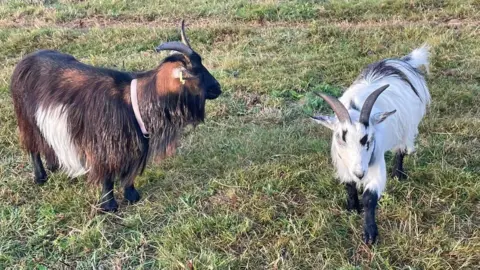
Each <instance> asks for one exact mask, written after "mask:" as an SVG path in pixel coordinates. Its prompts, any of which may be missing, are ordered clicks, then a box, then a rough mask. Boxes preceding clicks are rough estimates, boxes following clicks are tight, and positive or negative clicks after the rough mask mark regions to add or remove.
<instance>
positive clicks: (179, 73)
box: [172, 67, 195, 80]
mask: <svg viewBox="0 0 480 270" xmlns="http://www.w3.org/2000/svg"><path fill="white" fill-rule="evenodd" d="M172 76H173V78H176V79H181V80H183V79H185V80H188V79H191V78H193V77H195V76H193V74H192V73H190V72H188V70H187V69H186V68H184V67H178V68H174V69H173V72H172Z"/></svg>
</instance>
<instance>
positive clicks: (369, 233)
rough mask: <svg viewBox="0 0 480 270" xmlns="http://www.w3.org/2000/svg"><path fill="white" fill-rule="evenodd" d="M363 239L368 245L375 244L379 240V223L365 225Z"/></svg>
mask: <svg viewBox="0 0 480 270" xmlns="http://www.w3.org/2000/svg"><path fill="white" fill-rule="evenodd" d="M363 234H364V235H363V241H364V242H365V244H367V245H370V244H371V245H373V244H375V242H376V241H377V236H378V229H377V224H375V223H373V224H365V225H364V227H363Z"/></svg>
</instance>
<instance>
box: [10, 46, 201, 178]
mask: <svg viewBox="0 0 480 270" xmlns="http://www.w3.org/2000/svg"><path fill="white" fill-rule="evenodd" d="M53 63H55V64H53ZM183 64H184V63H182V62H181V61H173V62H165V63H163V64H162V65H160V66H159V68H158V69H156V70H154V71H151V72H144V73H139V74H130V73H121V72H118V71H112V70H105V69H101V70H98V71H96V70H95V68H94V67H91V66H86V65H84V64H82V63H80V62H78V61H77V60H76V59H75V58H73V57H72V56H69V55H64V54H60V53H57V52H53V51H41V52H38V53H35V54H32V55H29V56H27V57H26V58H24V59H23V60H22V61H21V62H20V63H19V64H18V65H17V67H16V69H15V71H14V74H13V76H12V84H11V88H12V97H13V100H14V106H15V112H16V115H17V120H18V126H19V130H20V141H21V144H22V146H23V147H24V148H25V149H26V150H27V151H28V152H33V153H41V154H43V155H44V156H45V157H46V158H47V160H50V161H52V162H53V161H55V158H54V157H55V154H54V151H53V149H51V147H50V146H48V144H47V143H46V141H45V140H44V138H43V135H42V134H41V132H40V131H39V129H38V127H37V125H36V120H35V112H36V110H37V108H38V106H42V107H48V106H58V105H60V104H65V105H64V106H65V108H66V109H67V113H68V121H69V125H70V132H71V134H72V139H73V142H74V144H75V145H76V148H77V150H78V152H79V153H80V155H81V159H83V160H85V162H86V164H87V165H88V166H89V169H90V171H89V177H88V179H89V180H90V181H91V182H95V183H98V182H99V181H101V180H102V179H103V175H105V174H107V173H111V174H113V175H117V176H120V175H123V176H124V177H125V178H126V179H129V180H128V182H130V181H133V179H134V177H133V176H134V175H136V174H137V173H139V172H140V171H141V170H142V169H143V167H144V166H145V163H146V160H147V158H148V156H162V157H163V156H165V155H166V152H167V151H168V152H173V151H172V149H171V145H175V143H171V142H173V141H176V140H177V138H178V136H179V134H180V131H179V129H180V128H181V127H182V126H183V125H184V124H187V123H190V122H192V120H193V122H198V121H202V120H203V108H202V107H203V105H201V106H200V107H196V106H194V107H191V108H190V109H193V110H196V109H199V108H200V109H202V111H200V114H198V113H195V114H191V113H189V112H188V111H189V106H188V104H184V103H182V102H188V99H189V98H188V96H189V94H188V92H189V91H186V92H185V91H183V90H182V89H184V86H183V85H181V84H180V82H179V80H178V79H175V78H172V75H171V74H172V72H173V68H177V67H180V66H182V65H183ZM62 65H63V66H62ZM44 74H49V76H45V75H44ZM135 77H136V78H137V79H138V85H137V88H138V97H139V106H140V107H141V114H142V118H143V119H144V122H145V124H146V126H147V129H148V130H149V132H150V133H151V138H150V141H148V140H147V139H145V138H144V137H143V135H142V134H141V132H140V130H139V127H138V123H137V122H136V119H135V117H134V114H133V110H132V108H131V101H130V100H131V99H130V82H131V80H132V79H133V78H135ZM152 83H153V84H152ZM177 95H179V96H185V98H183V99H179V98H178V97H177V98H175V96H177ZM202 99H203V98H202ZM68 104H75V106H71V105H68ZM200 104H204V101H203V100H202V101H201V103H200ZM194 105H195V104H194ZM165 114H168V117H170V120H162V119H164V117H165V116H166V115H165ZM192 117H193V118H192ZM182 118H185V119H184V120H183V119H182ZM189 119H191V120H189ZM146 144H149V145H150V146H146ZM149 148H150V150H148V149H149ZM125 184H130V183H125Z"/></svg>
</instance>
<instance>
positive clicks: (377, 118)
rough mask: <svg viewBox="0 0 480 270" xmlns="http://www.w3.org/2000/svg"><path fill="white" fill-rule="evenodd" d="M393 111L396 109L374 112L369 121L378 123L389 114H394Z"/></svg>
mask: <svg viewBox="0 0 480 270" xmlns="http://www.w3.org/2000/svg"><path fill="white" fill-rule="evenodd" d="M395 112H397V110H393V111H391V112H379V113H376V114H374V115H373V116H372V119H371V121H372V123H373V124H374V125H376V124H380V123H381V122H383V120H385V119H387V118H388V117H389V116H390V115H392V114H394V113H395Z"/></svg>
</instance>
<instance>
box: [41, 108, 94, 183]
mask: <svg viewBox="0 0 480 270" xmlns="http://www.w3.org/2000/svg"><path fill="white" fill-rule="evenodd" d="M67 115H68V113H67V111H66V109H65V108H64V107H63V106H51V107H49V108H42V107H39V108H38V109H37V111H36V112H35V119H36V121H37V126H38V128H39V129H40V131H41V132H42V134H43V137H44V138H45V140H46V141H47V143H48V144H49V145H50V146H51V147H52V149H53V150H54V151H55V154H56V155H57V157H58V160H59V162H60V165H61V168H62V169H63V170H64V171H65V172H66V173H67V174H68V175H69V176H71V177H77V176H80V175H83V174H85V173H87V172H88V170H86V169H85V167H84V165H83V164H82V162H81V159H80V156H79V154H78V151H77V148H76V147H75V145H74V144H73V142H72V139H71V137H70V132H69V130H68V119H67Z"/></svg>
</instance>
